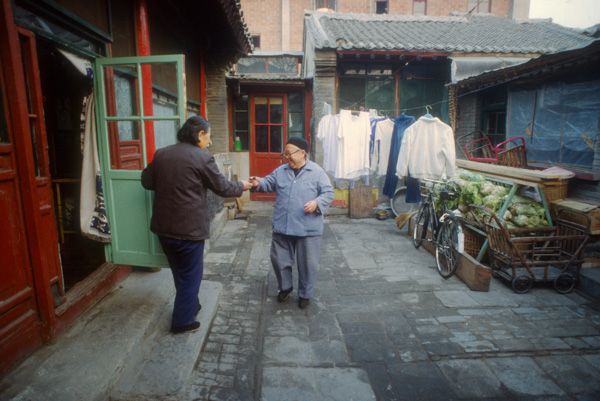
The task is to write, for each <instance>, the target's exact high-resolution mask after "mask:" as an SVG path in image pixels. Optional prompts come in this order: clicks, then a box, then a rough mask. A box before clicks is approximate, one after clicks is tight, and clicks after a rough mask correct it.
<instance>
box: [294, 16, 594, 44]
mask: <svg viewBox="0 0 600 401" xmlns="http://www.w3.org/2000/svg"><path fill="white" fill-rule="evenodd" d="M305 21H306V29H307V30H308V31H309V32H310V33H311V37H312V38H313V45H314V47H315V48H317V49H336V50H372V51H402V50H404V51H422V52H462V53H555V52H558V51H562V50H565V49H570V48H578V47H582V46H586V45H587V44H589V43H591V42H592V40H593V38H591V37H589V36H587V35H585V34H583V33H582V32H580V31H578V30H574V29H570V28H566V27H563V26H561V25H557V24H553V23H551V22H549V21H548V20H538V21H533V20H528V21H516V20H510V19H507V18H502V17H498V16H495V15H492V14H474V15H467V14H453V15H451V16H447V17H429V16H421V17H419V16H410V15H376V14H347V13H331V12H307V13H306V14H305Z"/></svg>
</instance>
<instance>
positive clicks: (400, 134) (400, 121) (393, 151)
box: [383, 114, 415, 198]
mask: <svg viewBox="0 0 600 401" xmlns="http://www.w3.org/2000/svg"><path fill="white" fill-rule="evenodd" d="M392 121H393V122H394V132H393V133H392V142H391V145H390V153H389V158H388V165H387V173H386V175H385V182H384V185H383V194H384V195H386V196H388V197H389V198H393V197H394V194H395V192H396V186H397V185H398V177H397V176H396V164H397V162H398V155H399V153H400V145H401V144H402V139H403V138H404V135H405V130H406V129H407V128H408V127H410V126H411V125H412V124H413V123H414V122H415V118H414V117H412V116H407V115H406V114H401V115H400V116H399V117H398V118H395V119H393V120H392Z"/></svg>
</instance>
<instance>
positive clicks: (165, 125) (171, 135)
mask: <svg viewBox="0 0 600 401" xmlns="http://www.w3.org/2000/svg"><path fill="white" fill-rule="evenodd" d="M152 123H154V144H155V146H156V149H160V148H164V147H165V146H169V145H174V144H175V143H177V131H179V121H148V122H147V123H146V124H152ZM146 129H148V125H146Z"/></svg>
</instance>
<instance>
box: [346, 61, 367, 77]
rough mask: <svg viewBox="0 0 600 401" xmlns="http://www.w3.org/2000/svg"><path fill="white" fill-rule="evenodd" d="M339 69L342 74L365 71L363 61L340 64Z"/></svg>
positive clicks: (363, 72) (363, 73)
mask: <svg viewBox="0 0 600 401" xmlns="http://www.w3.org/2000/svg"><path fill="white" fill-rule="evenodd" d="M341 69H342V71H341V73H342V74H343V75H365V73H366V71H367V70H366V65H365V63H347V64H342V67H341Z"/></svg>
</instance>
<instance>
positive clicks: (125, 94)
mask: <svg viewBox="0 0 600 401" xmlns="http://www.w3.org/2000/svg"><path fill="white" fill-rule="evenodd" d="M104 73H105V75H106V76H110V75H109V74H111V73H114V89H112V90H111V88H109V87H107V88H106V93H107V96H106V103H107V104H106V115H107V116H109V117H124V116H137V115H139V112H138V109H137V104H138V102H137V99H136V82H137V70H136V68H135V66H124V65H123V66H119V67H118V68H117V67H114V68H113V67H104ZM108 82H109V81H107V86H108V85H109V83H108ZM109 93H113V95H114V99H115V105H116V107H115V108H113V107H112V104H111V96H109V95H108V94H109Z"/></svg>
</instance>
